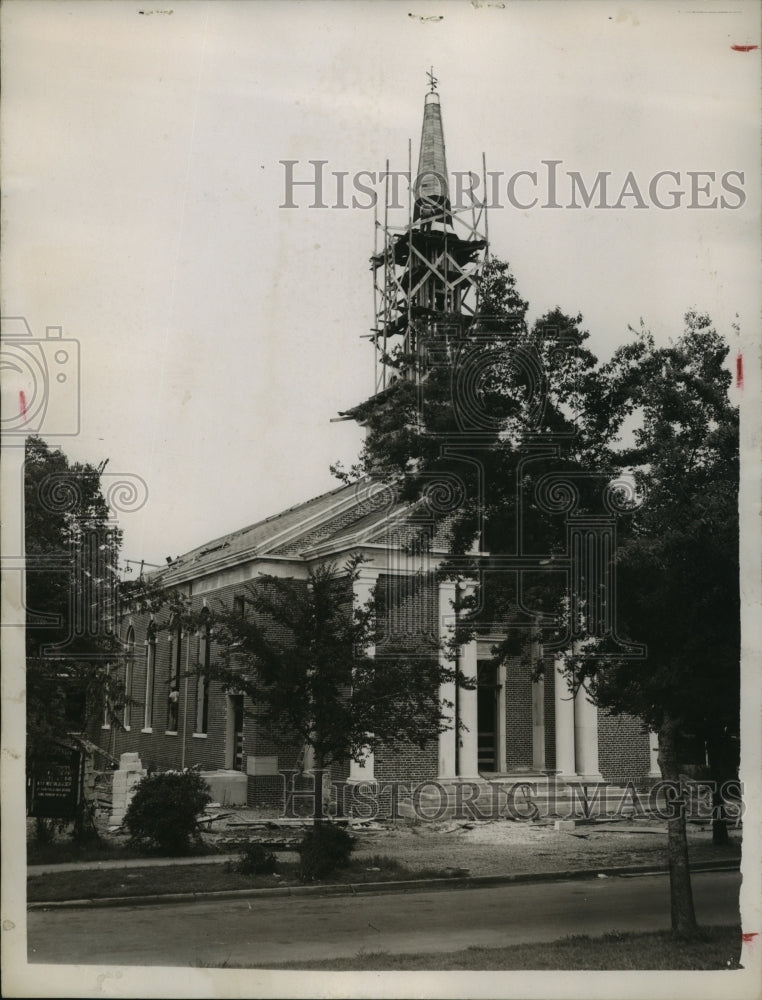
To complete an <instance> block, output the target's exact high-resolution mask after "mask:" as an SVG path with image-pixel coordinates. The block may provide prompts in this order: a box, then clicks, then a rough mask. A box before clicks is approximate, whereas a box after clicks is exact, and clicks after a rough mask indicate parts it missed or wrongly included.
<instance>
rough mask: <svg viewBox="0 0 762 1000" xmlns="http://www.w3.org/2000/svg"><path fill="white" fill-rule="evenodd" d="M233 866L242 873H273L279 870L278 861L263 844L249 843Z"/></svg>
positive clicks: (234, 869)
mask: <svg viewBox="0 0 762 1000" xmlns="http://www.w3.org/2000/svg"><path fill="white" fill-rule="evenodd" d="M231 867H232V869H233V871H234V872H238V873H239V874H240V875H272V874H273V873H274V872H277V870H278V861H277V859H276V857H275V855H274V854H273V853H272V851H268V850H267V849H266V848H264V847H263V846H262V845H261V844H247V845H246V846H245V847H244V849H243V850H242V851H241V853H240V854H239V855H238V859H237V860H236V861H234V862H233V863H232V865H231Z"/></svg>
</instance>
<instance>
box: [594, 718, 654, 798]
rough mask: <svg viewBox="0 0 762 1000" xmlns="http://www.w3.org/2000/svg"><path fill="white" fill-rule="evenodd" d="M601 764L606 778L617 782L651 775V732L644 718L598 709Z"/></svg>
mask: <svg viewBox="0 0 762 1000" xmlns="http://www.w3.org/2000/svg"><path fill="white" fill-rule="evenodd" d="M598 766H599V768H600V771H601V774H602V775H603V777H604V778H605V779H606V781H611V782H613V783H614V784H616V785H623V784H625V783H626V782H627V781H638V780H639V779H642V778H644V777H645V776H646V775H647V774H648V770H649V767H650V755H649V752H648V733H647V732H645V731H644V730H643V723H642V722H641V721H640V719H638V718H636V717H635V716H632V715H617V716H613V715H609V713H608V712H606V711H604V710H603V709H598Z"/></svg>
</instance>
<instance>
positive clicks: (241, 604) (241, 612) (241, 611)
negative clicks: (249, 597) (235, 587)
mask: <svg viewBox="0 0 762 1000" xmlns="http://www.w3.org/2000/svg"><path fill="white" fill-rule="evenodd" d="M233 614H234V615H236V617H237V618H245V617H246V598H245V597H244V596H243V594H237V595H236V596H235V597H234V598H233Z"/></svg>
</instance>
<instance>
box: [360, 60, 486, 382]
mask: <svg viewBox="0 0 762 1000" xmlns="http://www.w3.org/2000/svg"><path fill="white" fill-rule="evenodd" d="M428 76H429V79H430V90H429V92H428V93H427V94H426V97H425V100H424V107H423V127H422V130H421V146H420V153H419V158H418V171H417V173H416V174H415V176H413V174H412V143H409V144H408V173H407V176H408V179H409V183H408V191H407V200H408V219H407V223H406V224H405V225H402V226H399V225H396V226H395V225H392V224H391V223H390V221H389V220H390V210H391V209H392V207H393V201H392V199H393V198H394V196H395V194H396V192H391V189H390V184H389V178H390V173H389V163H388V161H387V164H386V181H385V186H384V203H383V208H382V212H383V216H382V218H379V211H378V209H377V211H376V219H375V248H374V253H373V256H372V257H371V271H372V273H373V299H374V315H375V325H374V327H373V329H372V332H371V339H372V340H373V341H374V343H375V346H376V362H375V392H376V393H378V392H382V391H383V390H384V389H385V388H386V387H387V386H388V385H389V384H390V382H391V381H393V380H394V378H408V379H410V378H414V379H417V378H419V377H420V374H421V365H420V359H417V358H416V355H417V352H418V350H419V342H420V339H421V337H422V336H423V335H424V333H429V334H432V335H435V332H436V329H437V327H442V328H444V327H447V328H449V329H452V327H453V325H455V324H458V325H460V326H461V327H462V325H463V324H464V323H467V322H469V318H471V317H474V316H475V315H476V312H477V310H478V308H479V301H478V299H479V279H480V277H481V272H482V268H483V266H484V263H485V261H486V259H487V258H488V255H489V245H488V229H487V206H486V201H484V200H479V199H478V197H477V195H476V192H475V191H474V190H469V189H468V188H466V190H465V191H464V192H460V191H458V192H456V193H457V194H458V195H459V200H460V199H463V198H465V200H466V201H467V204H465V205H461V204H459V203H456V204H455V205H453V203H452V201H451V198H450V189H449V179H448V175H447V159H446V155H445V142H444V128H443V124H442V109H441V104H440V99H439V93H438V92H437V90H436V86H437V81H436V79H435V77H434V75H433V68H432V71H431V73H429V74H428ZM481 167H482V178H480V179H478V178H477V177H475V176H474V175H473V174H472V175H471V176H472V180H473V181H477V180H480V181H481V185H480V186H481V191H482V192H484V193H485V194H486V190H487V186H486V164H485V160H484V155H483V154H482V164H481ZM478 186H479V184H477V187H478ZM394 207H398V206H394Z"/></svg>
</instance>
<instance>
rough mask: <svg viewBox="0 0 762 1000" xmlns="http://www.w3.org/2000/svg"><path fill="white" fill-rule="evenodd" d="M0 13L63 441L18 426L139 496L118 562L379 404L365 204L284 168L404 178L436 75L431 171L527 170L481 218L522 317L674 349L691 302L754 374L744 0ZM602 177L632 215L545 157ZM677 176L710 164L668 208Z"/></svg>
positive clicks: (256, 490) (313, 467) (196, 532)
mask: <svg viewBox="0 0 762 1000" xmlns="http://www.w3.org/2000/svg"><path fill="white" fill-rule="evenodd" d="M0 16H1V17H2V29H3V64H4V65H3V105H2V160H3V175H4V176H3V181H4V183H3V188H4V205H3V258H4V268H3V279H2V313H3V315H4V316H23V317H25V318H26V320H27V322H28V324H29V327H30V329H31V330H32V332H33V335H34V338H35V340H39V341H42V340H44V339H45V336H46V328H47V327H49V326H60V327H62V331H63V337H64V338H68V339H75V340H76V341H78V343H79V354H80V372H79V399H80V403H81V421H80V426H79V432H78V433H77V434H76V435H74V436H68V437H64V436H60V437H58V436H56V433H55V432H56V427H55V426H53V424H52V423H51V424H50V425H49V426H45V427H43V428H42V433H43V436H44V437H45V438H46V440H48V441H49V442H50V443H51V444H55V445H60V446H61V447H62V448H63V449H64V451H65V452H66V453H67V454H68V455H69V457H70V458H71V459H73V460H74V459H76V460H80V461H90V462H93V463H97V462H100V461H102V460H103V459H108V460H109V464H108V469H107V471H108V472H109V473H124V474H129V475H132V476H138V477H140V478H141V479H142V480H143V481H144V482H145V484H146V486H147V491H148V498H147V500H146V502H145V504H144V505H143V506H142V507H140V509H139V510H137V511H134V512H132V513H123V514H121V515H120V525H121V527H122V528H123V530H124V547H123V555H124V557H125V558H126V559H131V560H135V561H136V562H137V561H139V560H141V559H144V560H146V561H147V563H149V564H162V563H163V562H164V559H165V557H167V556H172V557H174V556H177V555H179V554H181V553H182V552H184V551H187V550H188V549H190V548H193V547H195V546H197V545H199V544H202V543H203V542H205V541H207V540H210V539H212V538H215V537H217V536H219V535H222V534H224V533H226V532H228V531H232V530H235V529H237V528H240V527H243V526H244V525H246V524H249V523H252V522H254V521H256V520H259V519H260V518H262V517H266V516H268V515H270V514H273V513H276V512H277V511H279V510H281V509H283V508H285V507H288V506H290V505H292V504H295V503H299V502H300V501H302V500H305V499H308V498H309V497H312V496H315V495H317V494H319V493H321V492H323V491H324V490H327V489H331V488H333V487H334V486H336V485H337V482H336V480H335V479H333V477H332V476H331V474H330V472H329V465H330V464H331V463H332V462H335V461H336V460H341V461H343V462H344V464H345V465H349V464H351V462H352V461H353V460H354V459H355V458H356V456H357V453H358V450H359V448H360V445H361V441H362V431H361V430H360V429H359V428H358V427H356V426H355V425H354V424H352V423H332V422H331V418H333V417H335V416H336V414H337V412H338V411H339V410H343V409H346V408H348V407H349V406H351V405H352V404H354V403H357V402H359V401H360V400H362V399H364V398H366V397H367V396H368V395H369V394H370V392H371V391H372V373H373V361H372V352H371V347H370V345H369V343H368V340H367V339H363V335H364V334H367V332H368V330H369V328H370V327H371V326H372V325H373V315H372V313H373V300H372V288H371V279H370V273H369V270H368V258H369V256H370V254H371V252H372V251H373V245H374V213H373V211H371V210H368V209H363V208H352V207H347V208H334V207H328V208H325V209H318V208H310V207H308V206H309V201H310V200H309V197H308V196H309V191H308V190H307V189H306V188H301V189H298V191H297V193H296V194H295V196H294V200H295V201H296V202H297V203H298V207H296V208H292V209H289V208H283V207H281V206H282V205H283V203H284V201H285V168H284V167H283V165H282V164H281V162H280V161H282V160H296V161H299V162H298V163H297V166H296V167H295V168H294V169H295V176H298V177H299V178H306V177H308V176H310V174H311V171H312V168H311V167H310V166H309V163H308V161H309V160H311V159H321V160H326V161H327V165H326V167H325V168H324V169H325V171H326V177H327V179H329V180H330V176H331V174H332V173H333V172H334V171H348V172H349V176H350V178H351V177H352V176H353V175H354V174H355V173H356V172H358V171H360V170H370V171H376V172H378V171H381V170H383V168H384V165H385V161H386V160H387V159H389V160H390V165H391V169H396V170H405V169H406V168H407V160H408V141H409V139H412V143H413V151H414V152H413V156H414V164H415V160H416V159H417V145H418V142H419V137H420V128H421V120H422V112H423V100H424V96H425V93H426V90H427V77H426V71H427V70H428V69H429V67H430V66H432V65H433V67H434V73H435V74H436V77H437V78H438V81H439V84H438V86H439V93H440V98H441V103H442V113H443V119H444V130H445V140H446V145H447V157H448V166H449V169H450V170H451V171H453V170H457V171H465V170H474V171H480V170H481V159H482V153H484V154H485V157H486V163H487V169H488V170H490V171H496V172H497V171H499V172H502V174H503V175H504V178H508V177H510V176H511V175H513V174H516V173H517V172H518V171H529V172H536V173H537V175H538V187H537V193H538V194H539V196H540V199H539V201H538V204H537V205H535V206H534V207H532V208H526V209H522V208H519V207H515V206H514V205H511V204H510V202H509V201H508V199H507V195H506V189H505V180H502V181H500V182H499V183H500V185H501V187H500V188H499V190H500V197H499V199H498V200H499V201H500V207H496V208H494V209H492V210H491V211H490V213H489V235H490V241H491V248H492V252H493V253H494V254H496V255H498V256H500V257H503V258H506V259H508V260H509V261H510V263H511V265H512V267H513V270H514V272H515V274H516V276H517V279H518V284H519V288H520V290H521V293H522V294H523V296H524V298H527V299H528V300H529V302H530V317H535V316H538V315H541V314H542V313H543V312H545V311H546V310H548V309H550V308H552V307H554V306H556V305H558V306H560V307H561V308H562V309H563V310H565V311H566V312H569V313H577V312H581V313H582V314H583V317H584V326H585V328H586V329H588V330H589V331H590V335H591V339H590V345H591V347H592V349H593V350H595V351H596V352H597V353H598V354H599V356H601V357H604V358H605V357H607V356H609V355H610V354H611V352H612V351H613V350H614V349H615V347H616V346H617V345H618V344H619V343H621V342H622V341H623V340H625V339H626V338H627V337H628V325H633V326H637V325H638V324H639V323H640V321H641V318H642V320H643V322H644V323H645V325H646V326H648V327H650V329H651V330H652V331H653V332H654V334H655V336H656V337H657V340H658V341H659V342H666V340H667V339H668V338H669V337H676V336H679V334H680V332H681V330H682V328H683V322H682V318H683V315H684V313H685V312H686V310H687V309H688V308H696V309H698V310H699V311H706V312H708V313H709V314H710V315H711V316H712V318H713V319H714V321H715V323H716V325H717V327H718V329H720V330H721V331H722V332H723V333H725V334H726V335H727V336H728V337H729V339H730V340H731V342H732V343H733V353H734V354H735V352H736V350H740V349H743V350H744V354H745V357H746V359H747V364H746V372H747V385H751V386H753V385H754V384H755V380H756V379H757V361H756V358H757V356H758V342H759V336H758V326H759V316H760V301H761V299H760V283H759V224H760V196H759V195H760V192H759V176H760V157H759V146H758V121H759V112H760V107H759V105H760V97H759V49H752V50H750V51H739V50H738V48H733V46H742V47H743V46H756V45H758V44H759V26H758V7H757V5H756V4H754V3H745V2H743V3H742V2H738V0H723V2H722V3H717V4H704V3H701V2H699V0H690V2H688V3H685V4H681V3H668V2H667V3H659V4H655V3H643V2H638V3H634V4H622V3H607V2H606V0H598V2H592V3H583V2H575V0H572V2H565V3H555V2H518V3H502V2H499V3H498V2H496V3H490V2H486V0H485V2H476V0H474V2H472V3H466V2H463V3H461V2H456V0H449V2H443V3H442V2H440V3H436V2H434V3H416V2H411V3H407V4H406V3H401V2H380V3H372V4H366V3H352V4H349V3H341V2H339V3H327V2H309V3H298V2H293V3H285V2H278V3H268V2H256V3H247V2H241V0H235V2H230V3H228V2H225V0H214V2H203V0H195V2H180V3H178V2H176V0H161V2H160V3H149V2H145V3H135V2H131V0H124V2H122V0H115V2H101V0H88V2H82V0H81V2H73V3H70V2H66V0H59V2H55V3H48V2H46V0H35V2H34V3H30V2H27V0H9V2H8V0H6V3H4V5H3V7H2V12H1V15H0ZM547 160H556V161H560V163H559V166H558V168H557V169H558V171H559V178H560V180H559V182H558V194H557V201H558V202H559V203H561V207H559V208H550V207H543V204H545V199H546V197H547V187H546V185H545V182H544V178H545V177H546V175H547V167H546V166H544V165H543V161H547ZM601 171H608V172H610V180H609V185H610V189H611V190H613V191H614V194H613V196H611V197H610V198H609V200H610V201H612V202H615V201H616V200H617V199H618V195H619V191H620V189H621V187H622V185H623V184H624V181H625V178H626V177H627V175H628V172H632V176H633V178H634V180H635V182H636V184H637V186H638V189H639V190H641V193H642V194H643V195H644V201H645V202H646V204H645V206H644V207H640V208H638V207H635V205H636V203H637V199H636V198H635V197H630V198H627V199H623V200H622V207H621V208H614V209H605V208H597V207H595V205H596V202H595V201H593V203H592V205H591V207H589V208H585V207H579V208H576V209H575V208H570V207H568V202H569V200H570V199H569V194H568V190H569V180H568V172H577V173H578V174H579V175H580V176H581V177H582V178H583V180H584V181H585V183H586V186H587V187H588V188H589V187H590V186H591V184H592V183H593V182H594V180H595V178H596V176H597V175H598V174H599V172H601ZM661 171H675V172H677V173H679V175H680V178H679V180H675V179H674V178H670V177H666V178H663V179H662V182H660V186H659V188H658V192H664V193H661V194H660V195H659V197H661V198H662V199H663V200H666V201H667V202H668V201H669V198H668V196H667V195H666V192H668V191H669V190H671V189H674V188H677V189H680V190H683V191H684V192H685V194H684V196H683V197H682V201H681V203H680V204H679V205H678V207H677V208H675V209H671V210H670V209H661V208H659V207H657V206H656V205H654V204H653V201H652V199H651V197H650V196H649V194H648V191H649V184H650V182H651V179H652V178H653V177H654V176H655V175H656V174H658V173H659V172H661ZM689 171H693V172H704V171H708V172H712V171H713V172H714V174H715V180H714V181H710V180H709V179H707V177H706V176H703V175H702V177H699V178H698V179H697V180H696V181H695V183H696V185H697V186H699V187H701V186H702V185H707V186H708V187H707V191H706V192H703V191H698V192H697V193H695V194H692V192H691V183H692V182H691V180H690V177H689V173H688V172H689ZM729 172H740V173H742V174H743V175H744V181H743V182H741V181H740V180H739V177H738V174H737V173H736V174H733V175H732V177H731V183H732V184H733V185H735V186H736V188H740V189H741V192H742V193H741V194H740V195H739V194H738V193H736V194H734V193H733V192H732V191H729V190H727V189H723V187H722V185H721V180H720V179H721V177H722V176H723V175H725V174H728V173H729ZM672 181H674V183H671V182H672ZM530 188H531V184H530V179H529V178H528V177H527V176H526V175H524V176H522V177H521V178H520V179H518V180H517V182H516V193H517V196H518V198H520V199H521V200H522V202H523V203H524V204H528V203H529V201H531V197H532V196H531V194H530ZM332 193H333V187H332V184H331V183H328V184H327V186H326V200H330V199H331V196H332ZM715 197H716V198H717V203H716V207H706V208H702V207H695V208H690V207H688V206H689V204H691V202H692V201H695V202H696V203H697V204H699V205H701V204H707V203H709V202H711V201H712V200H713V199H714V198H715ZM722 198H724V199H725V203H726V207H724V208H723V207H722ZM548 200H549V199H548ZM736 322H737V323H738V325H739V327H740V330H741V334H740V339H734V338H737V335H736V333H735V332H734V329H733V324H734V323H736ZM51 392H52V389H51ZM50 412H51V414H54V413H55V412H57V411H55V410H54V409H53V408H51V411H50ZM50 419H51V420H53V417H51V418H50ZM133 568H134V567H133Z"/></svg>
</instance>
